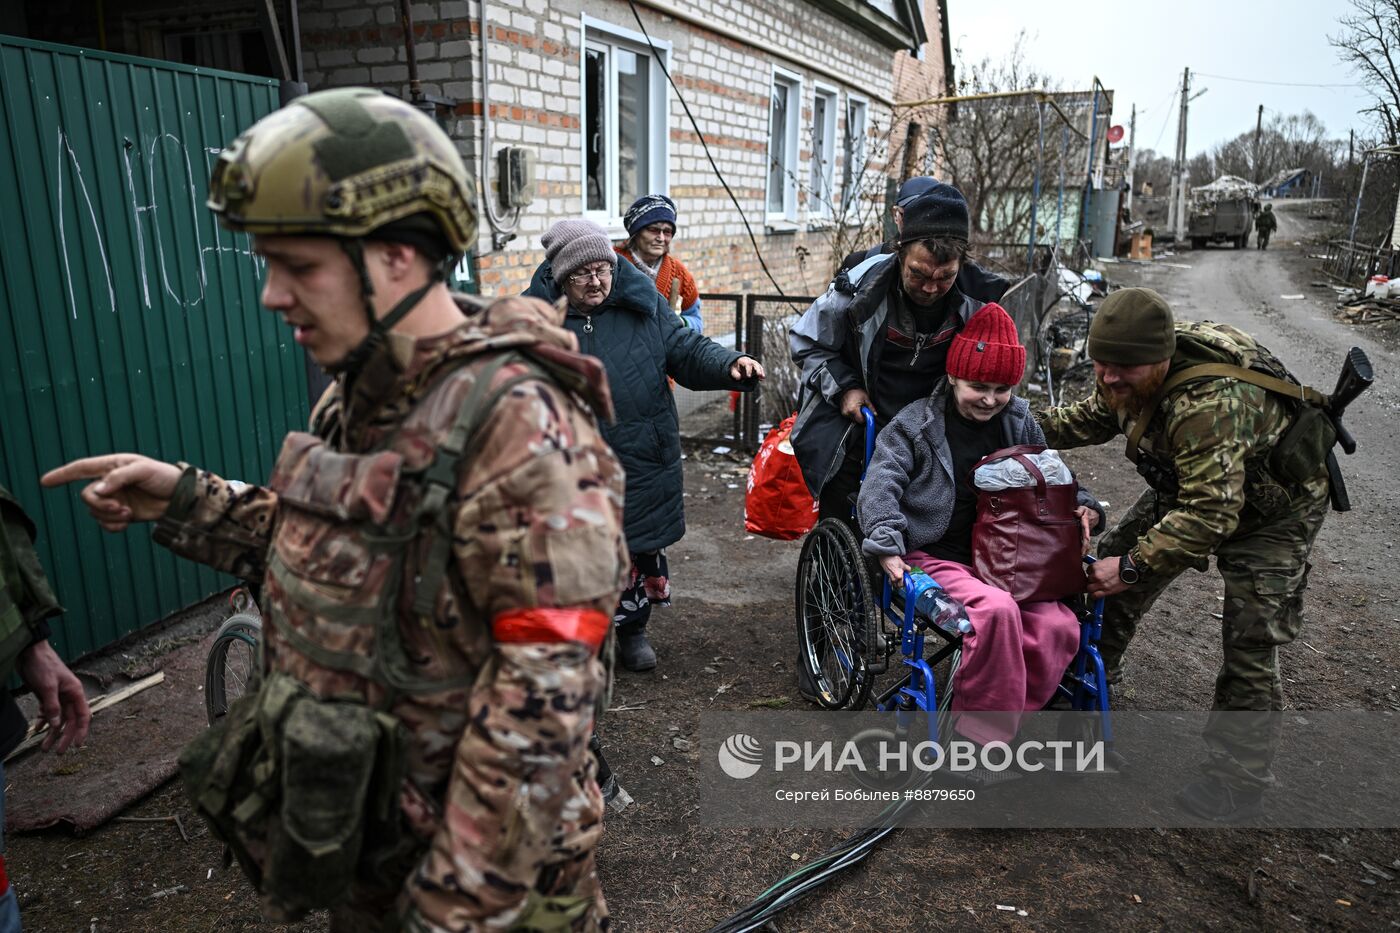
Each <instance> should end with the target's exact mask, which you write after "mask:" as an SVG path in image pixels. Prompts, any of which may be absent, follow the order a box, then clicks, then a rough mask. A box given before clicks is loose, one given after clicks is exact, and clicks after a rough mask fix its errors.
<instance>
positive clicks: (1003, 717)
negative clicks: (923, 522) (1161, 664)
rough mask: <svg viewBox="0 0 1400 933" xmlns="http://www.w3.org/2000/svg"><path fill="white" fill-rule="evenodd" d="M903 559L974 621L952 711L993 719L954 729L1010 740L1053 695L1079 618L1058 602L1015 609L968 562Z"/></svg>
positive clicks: (983, 738) (1070, 656)
mask: <svg viewBox="0 0 1400 933" xmlns="http://www.w3.org/2000/svg"><path fill="white" fill-rule="evenodd" d="M904 562H905V563H906V564H909V565H910V566H911V567H919V568H920V569H922V570H923V571H924V572H926V573H927V574H928V575H929V576H931V577H933V578H934V579H935V580H937V581H938V584H939V585H940V586H942V587H943V588H944V589H945V590H947V591H948V594H949V595H950V596H952V597H954V598H955V599H958V600H961V601H962V603H963V605H964V606H966V607H967V617H968V620H969V621H970V622H971V623H972V631H970V632H968V633H967V634H966V635H964V636H963V652H962V665H961V667H959V669H958V674H957V682H956V684H955V685H954V687H955V689H954V691H953V711H954V712H955V713H958V712H972V711H976V712H978V713H983V712H989V711H990V712H996V713H998V714H999V715H995V716H987V715H977V716H960V717H958V718H957V720H956V721H955V723H954V726H955V728H956V729H957V731H958V732H960V733H962V734H963V735H964V736H966V737H967V738H969V739H972V740H973V741H974V742H980V743H982V744H986V743H987V742H993V741H1007V740H1009V739H1011V738H1012V737H1013V736H1015V734H1016V730H1017V728H1018V727H1019V725H1020V720H1021V713H1022V712H1024V711H1026V710H1038V709H1041V708H1042V707H1043V706H1045V704H1046V703H1047V702H1049V701H1050V698H1051V697H1052V696H1054V695H1055V688H1056V687H1057V686H1058V685H1059V683H1060V679H1061V678H1062V677H1063V676H1064V673H1065V669H1066V668H1068V667H1069V664H1070V662H1071V661H1072V660H1074V655H1075V653H1076V652H1077V651H1078V650H1079V620H1078V619H1076V618H1075V616H1074V612H1073V610H1071V609H1070V608H1069V607H1068V606H1066V605H1065V604H1064V603H1060V602H1034V603H1032V602H1026V603H1020V604H1017V603H1016V601H1015V600H1013V599H1012V598H1011V594H1010V593H1007V592H1006V591H1005V590H999V589H997V588H996V587H994V586H989V585H988V584H986V583H983V582H982V581H981V580H979V579H977V574H976V571H974V570H973V569H972V568H971V567H969V566H967V565H966V564H959V563H957V562H955V561H951V560H939V559H938V558H935V557H930V556H929V555H928V554H926V553H924V552H923V551H913V552H911V553H909V554H905V555H904Z"/></svg>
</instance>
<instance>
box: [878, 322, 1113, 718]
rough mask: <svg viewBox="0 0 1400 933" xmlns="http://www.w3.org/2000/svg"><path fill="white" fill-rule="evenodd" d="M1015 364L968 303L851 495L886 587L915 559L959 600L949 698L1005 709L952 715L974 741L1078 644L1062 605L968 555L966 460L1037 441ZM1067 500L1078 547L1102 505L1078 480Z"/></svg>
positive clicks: (1035, 704)
mask: <svg viewBox="0 0 1400 933" xmlns="http://www.w3.org/2000/svg"><path fill="white" fill-rule="evenodd" d="M1025 365H1026V350H1025V348H1024V347H1023V346H1021V344H1020V341H1019V340H1018V339H1017V336H1016V325H1015V323H1014V322H1013V321H1012V320H1011V318H1010V316H1009V315H1007V313H1006V312H1005V311H1004V310H1002V308H1001V307H1000V306H998V305H995V304H991V305H987V306H985V307H983V308H982V309H981V310H979V311H978V312H977V313H976V314H974V315H973V316H972V318H971V319H970V320H969V321H968V322H967V325H966V326H965V327H964V328H963V331H962V333H960V334H959V335H958V336H957V337H955V338H954V339H953V341H952V346H951V347H950V348H949V351H948V367H947V372H948V376H947V378H946V379H944V380H942V381H940V382H939V384H938V385H937V387H936V388H935V389H934V391H933V394H932V395H931V396H930V397H929V398H928V399H926V400H924V401H923V402H916V403H914V404H912V405H910V406H908V407H907V408H905V409H904V410H903V411H902V412H900V413H899V415H898V416H896V417H895V419H894V420H893V421H892V422H890V424H889V426H888V427H887V428H885V429H884V430H883V431H881V432H880V435H879V438H878V440H877V441H876V447H875V454H874V457H873V458H872V459H871V461H870V466H869V469H868V470H867V472H866V475H865V479H864V481H863V482H862V485H861V489H860V495H859V498H858V500H857V518H858V520H859V522H860V527H861V530H862V532H863V534H864V540H863V541H862V544H861V548H862V550H863V551H864V552H865V553H866V554H869V555H872V556H874V557H877V558H878V559H879V561H880V565H881V567H882V568H883V569H884V572H885V574H886V575H887V576H888V577H889V578H890V580H891V582H892V583H893V584H894V587H895V589H896V590H902V589H903V579H904V574H905V573H906V572H907V571H908V570H909V569H910V568H911V567H918V568H920V569H922V570H924V571H926V572H927V573H928V574H929V576H931V577H933V578H934V579H935V580H936V581H938V583H939V585H941V586H942V587H943V588H944V589H945V590H946V591H947V592H948V594H949V595H951V596H953V597H954V598H956V599H958V600H961V601H962V603H963V604H964V606H965V607H966V609H967V615H968V619H969V621H970V622H971V624H972V630H971V631H970V632H968V633H966V634H965V635H964V636H963V649H962V664H961V667H960V668H959V669H958V673H957V677H956V682H955V684H954V685H953V687H954V689H953V706H952V708H953V710H954V712H955V713H956V712H960V711H978V712H982V711H1001V712H1005V713H1006V714H1007V715H1004V716H977V717H959V720H960V721H959V722H957V729H958V731H959V732H960V733H962V734H963V735H964V737H965V738H968V739H971V740H972V741H974V742H977V743H979V744H985V743H987V742H991V741H997V740H1002V741H1004V740H1007V739H1009V738H1011V737H1012V736H1013V735H1014V734H1015V732H1016V728H1017V725H1018V723H1019V720H1020V713H1021V712H1022V711H1025V710H1038V709H1041V708H1042V707H1044V705H1045V704H1046V703H1047V702H1048V701H1049V700H1050V699H1051V697H1052V696H1053V695H1054V693H1055V689H1056V687H1057V686H1058V684H1059V683H1060V679H1061V677H1062V675H1063V674H1064V672H1065V669H1066V667H1067V666H1068V665H1069V663H1070V661H1071V660H1073V658H1074V656H1075V653H1076V651H1077V649H1078V647H1079V621H1078V619H1077V618H1076V616H1075V613H1074V611H1073V610H1071V609H1070V608H1069V607H1068V606H1067V605H1065V604H1063V603H1060V602H1023V603H1020V604H1019V605H1018V604H1017V603H1016V602H1015V601H1014V600H1013V599H1012V598H1011V595H1010V594H1009V593H1007V592H1005V591H1003V590H1000V589H997V588H996V587H993V586H990V585H988V584H986V583H984V582H982V581H981V580H980V579H978V577H977V574H976V572H975V571H974V569H973V567H972V563H973V560H972V525H973V521H974V519H975V517H976V510H977V490H976V489H975V488H974V487H973V484H972V478H971V471H972V466H973V464H975V463H976V462H977V461H978V460H981V459H982V458H983V457H985V456H986V455H988V454H990V453H992V452H993V451H996V450H1000V449H1002V448H1005V447H1011V446H1015V445H1018V444H1038V445H1044V443H1045V437H1044V435H1043V434H1042V433H1041V430H1040V427H1039V425H1037V424H1036V422H1035V419H1034V418H1033V417H1032V416H1031V412H1030V406H1029V405H1028V404H1027V403H1026V401H1025V400H1024V399H1020V398H1015V397H1013V396H1012V394H1011V392H1012V387H1013V386H1015V385H1017V384H1018V383H1020V381H1021V377H1022V374H1023V373H1024V371H1025ZM1079 503H1080V505H1079V508H1078V509H1077V512H1076V514H1078V516H1079V519H1080V522H1081V523H1082V525H1083V546H1084V549H1085V553H1087V552H1088V544H1089V534H1090V531H1091V529H1092V530H1094V531H1097V530H1098V528H1100V527H1102V522H1103V513H1102V511H1101V510H1100V509H1099V507H1098V502H1097V500H1096V499H1094V497H1093V496H1091V495H1089V494H1088V493H1086V492H1084V491H1083V490H1080V493H1079Z"/></svg>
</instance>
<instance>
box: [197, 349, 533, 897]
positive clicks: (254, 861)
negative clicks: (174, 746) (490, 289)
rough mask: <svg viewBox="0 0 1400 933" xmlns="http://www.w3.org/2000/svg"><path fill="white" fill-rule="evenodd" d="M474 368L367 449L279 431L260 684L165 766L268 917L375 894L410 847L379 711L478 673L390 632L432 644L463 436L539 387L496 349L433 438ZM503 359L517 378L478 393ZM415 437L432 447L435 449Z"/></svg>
mask: <svg viewBox="0 0 1400 933" xmlns="http://www.w3.org/2000/svg"><path fill="white" fill-rule="evenodd" d="M479 361H480V358H479V357H469V358H467V359H465V360H458V361H453V362H451V363H447V364H444V365H443V367H442V369H441V370H440V371H439V372H438V373H437V374H436V377H435V382H434V384H433V385H431V386H430V388H429V389H428V390H427V391H425V392H424V394H423V396H422V399H421V400H420V402H419V403H418V404H417V405H416V407H415V408H414V409H413V410H412V411H411V412H410V413H409V415H408V416H407V417H406V418H405V419H404V421H403V423H402V424H401V425H400V426H399V427H398V429H396V430H395V431H394V432H393V433H392V434H391V435H390V436H388V437H387V438H386V439H385V440H384V442H383V443H381V444H379V445H378V446H377V448H376V449H374V450H370V451H368V452H365V453H358V454H357V453H342V452H340V451H337V450H335V449H333V448H332V447H331V446H330V445H329V444H328V443H327V441H326V436H328V435H329V434H330V433H331V431H330V430H329V429H328V428H327V426H325V425H322V426H320V427H321V431H320V435H321V436H318V435H317V434H312V433H301V432H298V433H293V434H290V435H288V436H287V438H286V440H285V442H284V443H283V447H282V452H281V455H280V456H279V457H278V460H277V464H276V466H275V467H274V468H273V474H272V480H271V482H270V484H269V485H270V487H271V488H272V489H273V490H274V491H276V492H277V493H278V496H279V506H278V516H277V527H276V531H275V534H274V538H273V542H272V546H271V548H270V550H269V554H268V565H267V577H266V586H265V590H264V600H263V602H264V619H265V623H264V627H263V637H264V643H263V644H262V646H261V651H262V652H263V657H262V659H261V662H260V665H259V667H260V668H261V669H262V670H264V671H265V677H264V678H263V680H262V682H261V684H260V685H259V686H258V689H257V690H256V691H253V692H250V693H249V694H247V695H245V696H244V697H242V698H240V699H239V700H237V701H236V702H235V703H234V704H233V706H232V707H231V708H230V710H229V713H228V715H227V716H226V717H225V718H224V719H222V720H220V721H219V722H218V723H216V724H215V725H214V726H213V727H211V728H210V729H209V730H208V731H207V732H206V733H204V734H203V735H201V736H199V737H198V738H196V739H195V741H194V742H192V743H191V744H190V745H189V746H187V747H186V749H185V751H184V752H183V753H182V755H181V759H180V765H181V771H182V774H183V777H184V780H185V784H186V789H187V791H188V793H189V795H190V798H191V800H192V801H193V802H194V804H195V807H196V809H197V810H198V811H199V812H200V813H201V814H202V815H203V816H204V817H205V818H206V820H208V821H209V824H210V826H211V827H212V829H213V831H214V832H215V834H216V835H217V836H218V837H219V838H221V839H222V840H223V841H224V842H225V843H226V844H228V846H229V848H230V849H231V850H232V852H233V854H234V855H235V856H236V857H237V858H238V860H239V862H240V864H242V866H243V868H244V870H245V871H246V872H247V874H248V876H249V878H250V879H251V880H252V882H253V884H254V886H255V887H256V888H257V889H258V892H259V893H260V895H262V898H263V907H264V911H265V912H266V913H267V914H268V915H269V916H271V917H275V918H284V919H294V918H296V917H300V916H302V915H304V914H305V913H306V912H307V911H310V910H315V909H319V908H325V907H330V906H333V905H336V904H340V903H343V902H344V900H345V898H346V894H347V892H348V890H349V888H350V886H351V885H352V884H353V883H354V882H355V880H356V879H357V878H362V879H365V880H372V881H376V882H378V883H379V884H381V885H382V884H383V883H384V881H385V880H386V877H393V872H396V871H403V870H404V869H403V868H402V866H404V865H411V864H413V863H414V862H415V861H416V858H415V857H414V853H415V852H417V851H419V850H421V849H422V848H423V846H424V843H423V842H422V841H421V840H419V839H417V838H416V837H413V836H409V835H407V834H405V833H403V832H402V831H401V820H400V817H399V794H400V791H401V790H402V789H403V786H404V781H405V779H406V777H407V775H406V767H405V764H406V754H407V749H406V746H407V739H408V733H407V730H406V729H405V727H404V725H403V723H402V722H400V720H399V719H398V717H397V716H395V715H393V713H392V709H393V707H394V705H395V703H396V702H397V701H398V700H399V699H401V698H403V697H405V696H411V695H414V694H427V693H440V692H443V691H451V690H456V689H465V688H468V687H470V685H471V684H472V683H473V682H474V680H475V679H476V676H477V673H478V670H477V666H476V664H475V663H473V662H472V661H471V660H470V659H468V658H466V657H464V656H463V655H462V652H461V651H460V650H459V649H458V648H454V647H452V646H449V645H447V644H446V643H444V642H443V641H438V642H436V647H435V648H424V651H422V652H420V655H422V654H427V655H428V656H420V657H417V658H414V659H410V657H409V646H407V645H406V643H405V637H404V632H403V630H404V627H407V626H416V627H417V628H416V631H417V632H418V633H420V634H423V635H424V637H425V638H427V639H428V640H429V641H432V640H433V639H435V638H438V637H439V629H438V628H437V613H438V604H439V600H440V599H444V598H446V597H445V596H444V586H443V584H444V582H445V581H446V580H447V579H448V576H447V574H448V567H449V561H450V560H451V558H452V550H451V544H452V527H451V526H452V521H453V509H452V508H451V502H452V497H453V494H454V492H455V491H456V487H457V483H458V477H459V475H460V473H461V470H462V468H463V464H464V461H465V458H466V457H467V455H468V453H469V451H470V450H471V447H472V439H473V436H474V435H475V434H476V432H477V431H478V430H479V428H480V427H481V425H482V424H483V423H484V421H485V420H486V417H487V416H488V415H489V414H490V412H491V411H492V410H493V408H494V407H495V404H496V401H497V400H498V399H499V398H500V397H501V396H502V395H504V394H505V393H506V392H509V391H510V390H511V389H512V388H514V387H515V386H517V385H518V384H520V383H521V382H524V381H526V380H531V379H546V380H547V379H548V378H549V377H548V376H547V375H546V374H545V372H544V371H543V370H542V369H541V368H539V367H538V366H537V365H536V364H534V363H533V362H530V361H528V360H525V359H524V358H522V357H521V356H520V355H518V354H514V353H503V354H499V355H497V356H495V357H494V358H492V359H491V360H490V361H489V362H487V363H486V364H485V365H484V366H480V368H479V369H478V371H477V374H476V378H475V381H474V382H473V384H472V386H471V388H470V389H469V390H468V391H467V395H466V397H465V399H464V400H463V402H462V403H461V405H460V406H459V407H458V409H457V411H456V413H455V418H454V420H453V421H452V422H451V424H450V426H449V427H448V428H447V430H446V431H445V432H440V431H434V430H433V428H434V427H437V426H435V425H432V424H430V423H428V419H429V418H430V417H431V415H430V414H428V413H430V412H432V411H434V410H437V409H440V408H441V406H434V405H433V404H432V402H433V400H434V398H435V396H436V395H437V393H438V390H439V389H440V388H441V387H442V386H443V385H444V383H446V382H447V381H448V380H449V379H450V377H451V376H452V375H454V374H455V373H457V372H458V371H460V370H461V369H462V368H464V367H465V366H469V365H472V364H474V363H479ZM510 362H519V363H524V364H525V367H526V370H525V372H522V373H517V374H514V375H511V376H510V377H508V378H506V379H504V380H501V381H500V384H499V385H495V386H493V385H492V382H493V381H496V379H495V377H496V376H497V374H498V372H499V371H500V369H501V367H502V366H504V365H505V364H507V363H510ZM438 417H441V415H439V416H438ZM409 428H426V429H427V430H426V431H425V432H421V433H418V434H416V435H414V432H411V431H408V430H406V429H409ZM424 434H426V435H427V436H434V435H436V436H438V437H440V438H441V439H440V440H439V441H438V442H437V444H436V447H435V449H433V450H431V451H428V450H426V449H425V444H424V440H423V436H424ZM425 455H426V456H425ZM482 637H483V639H484V642H483V652H484V651H486V650H488V649H489V633H483V636H482ZM420 647H422V646H421V645H420ZM308 674H309V676H308ZM308 679H312V680H314V681H315V689H314V690H313V689H311V688H310V687H308V685H307V684H306V680H308ZM463 705H464V706H465V701H463ZM393 866H400V867H399V868H394V867H393Z"/></svg>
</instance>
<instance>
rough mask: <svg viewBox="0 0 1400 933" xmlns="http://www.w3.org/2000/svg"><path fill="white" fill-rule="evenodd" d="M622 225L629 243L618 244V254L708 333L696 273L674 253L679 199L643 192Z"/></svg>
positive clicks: (672, 304) (633, 203) (623, 219)
mask: <svg viewBox="0 0 1400 933" xmlns="http://www.w3.org/2000/svg"><path fill="white" fill-rule="evenodd" d="M622 225H623V226H624V227H626V228H627V242H626V243H624V244H622V245H621V246H618V247H615V248H616V249H617V254H618V255H619V256H621V257H622V258H623V259H626V260H627V261H628V262H630V263H632V265H634V266H636V267H637V269H638V270H640V271H642V272H645V273H646V274H647V278H649V279H651V280H652V282H654V283H655V284H656V290H657V291H658V292H660V293H661V297H662V298H665V299H666V303H667V305H668V306H669V307H670V308H671V310H673V311H675V312H676V313H677V314H679V315H680V316H681V318H682V319H684V320H685V322H686V323H687V324H689V325H690V326H691V327H693V328H694V329H695V330H697V331H700V332H701V333H704V332H705V327H704V323H703V322H702V320H701V318H700V289H699V288H697V287H696V285H695V276H693V275H691V274H690V270H689V269H687V268H686V267H685V265H684V264H683V263H682V262H681V261H680V260H679V259H677V258H676V257H675V256H673V255H672V254H671V243H672V242H673V241H674V239H675V236H676V202H675V201H672V200H671V199H670V198H668V197H666V195H664V194H648V195H643V196H642V197H640V198H638V199H637V200H635V201H633V202H632V206H631V207H629V208H627V213H626V214H624V215H623V216H622Z"/></svg>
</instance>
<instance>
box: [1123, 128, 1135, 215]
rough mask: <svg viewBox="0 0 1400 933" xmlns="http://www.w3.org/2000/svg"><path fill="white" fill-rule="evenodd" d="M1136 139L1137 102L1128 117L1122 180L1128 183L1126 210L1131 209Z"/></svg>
mask: <svg viewBox="0 0 1400 933" xmlns="http://www.w3.org/2000/svg"><path fill="white" fill-rule="evenodd" d="M1136 140H1137V104H1133V115H1132V116H1131V117H1129V118H1128V168H1127V170H1126V171H1125V172H1124V173H1123V174H1124V181H1126V182H1127V183H1128V210H1129V211H1131V210H1132V209H1133V160H1134V159H1136V158H1137V150H1136V149H1135V148H1133V146H1134V142H1135V141H1136Z"/></svg>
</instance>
